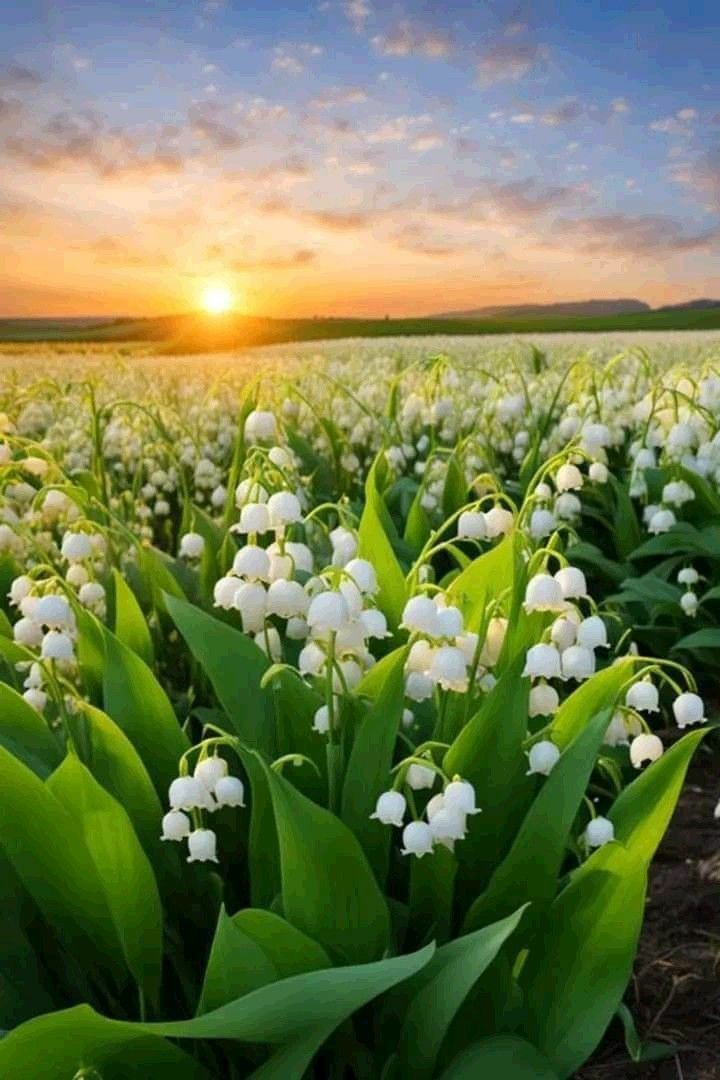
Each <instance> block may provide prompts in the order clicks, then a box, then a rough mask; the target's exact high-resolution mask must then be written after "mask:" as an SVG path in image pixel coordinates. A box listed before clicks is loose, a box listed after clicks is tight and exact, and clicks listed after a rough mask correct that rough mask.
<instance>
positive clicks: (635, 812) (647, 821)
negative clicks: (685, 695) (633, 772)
mask: <svg viewBox="0 0 720 1080" xmlns="http://www.w3.org/2000/svg"><path fill="white" fill-rule="evenodd" d="M709 730H710V728H699V729H698V730H697V731H692V732H690V733H689V734H687V735H685V736H683V738H682V739H680V740H679V741H678V742H676V743H675V745H674V746H673V747H671V748H670V750H668V751H666V753H664V754H663V756H662V757H661V758H658V760H657V761H654V762H653V763H652V765H649V766H648V767H647V768H646V769H645V771H644V772H642V773H640V775H639V776H638V777H637V779H635V780H633V782H632V783H631V784H628V786H627V787H626V788H625V789H624V791H622V792H621V793H620V795H618V797H617V799H616V800H615V802H614V803H613V805H612V808H611V809H610V811H609V813H608V817H609V818H610V820H611V821H612V823H613V825H614V826H615V838H616V840H619V841H620V842H621V843H623V844H624V845H625V846H626V847H627V848H628V849H629V850H630V851H632V853H633V855H634V856H635V857H636V858H637V859H639V860H640V861H642V862H644V863H646V864H649V863H650V861H651V860H652V859H653V857H654V855H655V852H656V851H657V848H658V845H659V843H660V841H661V840H662V838H663V836H664V834H665V830H666V829H667V827H668V825H669V824H670V818H671V817H672V815H673V812H674V810H675V805H676V803H677V800H678V798H679V795H680V792H681V790H682V786H683V782H684V780H685V774H686V773H687V769H688V765H689V764H690V759H691V758H692V756H693V754H694V753H695V750H696V749H697V747H698V746H699V745H700V743H701V741H702V740H703V739H704V738H705V736H706V735H707V733H708V731H709Z"/></svg>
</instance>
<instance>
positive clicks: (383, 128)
mask: <svg viewBox="0 0 720 1080" xmlns="http://www.w3.org/2000/svg"><path fill="white" fill-rule="evenodd" d="M431 122H432V116H430V115H429V113H423V114H421V115H420V116H395V117H393V118H392V119H391V120H386V121H385V122H384V123H382V124H381V125H380V126H379V127H377V128H374V129H373V130H372V131H368V132H366V133H365V141H366V142H367V143H370V144H371V145H372V144H374V143H393V142H404V141H405V140H407V139H409V138H411V137H412V135H414V134H415V132H416V130H417V129H418V128H419V127H423V126H424V125H426V124H430V123H431Z"/></svg>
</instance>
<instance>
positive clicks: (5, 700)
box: [0, 683, 62, 779]
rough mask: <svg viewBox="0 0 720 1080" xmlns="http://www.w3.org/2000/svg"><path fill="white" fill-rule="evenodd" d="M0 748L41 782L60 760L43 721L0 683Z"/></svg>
mask: <svg viewBox="0 0 720 1080" xmlns="http://www.w3.org/2000/svg"><path fill="white" fill-rule="evenodd" d="M0 746H4V747H5V749H6V750H9V751H10V752H11V753H12V754H14V755H15V757H16V758H19V759H20V761H22V762H23V763H24V764H25V765H28V766H29V767H30V768H31V769H32V770H33V772H36V773H37V774H38V776H40V777H42V778H43V779H44V778H45V777H46V776H49V775H50V773H51V772H52V771H53V769H54V768H55V767H56V766H57V765H59V764H60V761H61V759H62V751H61V749H60V745H59V743H58V742H57V740H56V739H55V737H54V736H53V735H52V734H51V732H50V729H49V727H48V726H47V723H46V721H45V720H44V718H43V717H42V716H40V714H39V713H38V712H37V710H36V709H33V707H32V706H31V705H28V703H27V702H26V701H25V700H24V698H23V697H22V696H21V695H20V694H18V693H17V691H15V690H13V689H12V687H10V686H7V685H6V684H5V683H0Z"/></svg>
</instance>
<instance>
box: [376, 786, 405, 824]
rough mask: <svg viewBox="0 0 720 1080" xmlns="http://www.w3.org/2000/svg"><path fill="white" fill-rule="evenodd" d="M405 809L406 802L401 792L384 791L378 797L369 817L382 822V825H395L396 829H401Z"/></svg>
mask: <svg viewBox="0 0 720 1080" xmlns="http://www.w3.org/2000/svg"><path fill="white" fill-rule="evenodd" d="M406 808H407V802H406V800H405V796H404V795H403V794H402V792H400V791H384V792H383V793H382V795H380V796H379V797H378V800H377V803H376V804H375V812H374V813H373V814H371V815H370V817H371V818H375V819H376V820H377V821H380V822H382V824H383V825H397V827H398V828H402V823H403V818H404V817H405V810H406Z"/></svg>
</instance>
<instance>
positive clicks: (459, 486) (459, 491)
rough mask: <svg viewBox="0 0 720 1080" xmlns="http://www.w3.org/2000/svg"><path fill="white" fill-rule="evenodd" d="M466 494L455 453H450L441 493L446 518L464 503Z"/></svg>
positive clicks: (465, 485) (463, 479) (463, 477)
mask: <svg viewBox="0 0 720 1080" xmlns="http://www.w3.org/2000/svg"><path fill="white" fill-rule="evenodd" d="M466 496H467V484H466V483H465V476H464V474H463V471H462V469H461V467H460V464H459V462H458V459H457V454H452V455H451V456H450V458H449V459H448V463H447V473H446V474H445V484H444V486H443V495H442V508H443V514H444V515H445V517H446V518H448V517H450V516H451V515H452V514H454V513H455V512H456V510H459V509H460V507H461V506H463V505H464V504H465V502H466Z"/></svg>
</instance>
